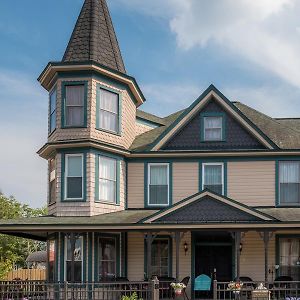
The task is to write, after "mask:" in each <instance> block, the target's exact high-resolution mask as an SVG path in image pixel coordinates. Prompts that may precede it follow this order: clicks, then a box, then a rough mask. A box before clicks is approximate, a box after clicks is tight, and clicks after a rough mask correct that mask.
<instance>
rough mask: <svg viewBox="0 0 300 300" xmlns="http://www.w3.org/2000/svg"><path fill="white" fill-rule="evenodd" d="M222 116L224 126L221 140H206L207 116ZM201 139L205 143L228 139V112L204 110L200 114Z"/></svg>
mask: <svg viewBox="0 0 300 300" xmlns="http://www.w3.org/2000/svg"><path fill="white" fill-rule="evenodd" d="M210 117H212V118H214V117H215V118H222V127H221V139H219V140H206V139H205V126H204V123H205V122H204V119H205V118H210ZM200 140H201V142H204V143H219V142H225V141H226V114H225V113H223V112H203V113H201V114H200Z"/></svg>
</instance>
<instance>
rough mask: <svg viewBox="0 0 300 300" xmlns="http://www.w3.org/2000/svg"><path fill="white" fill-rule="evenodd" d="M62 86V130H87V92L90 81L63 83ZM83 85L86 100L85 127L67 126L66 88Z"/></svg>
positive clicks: (84, 107)
mask: <svg viewBox="0 0 300 300" xmlns="http://www.w3.org/2000/svg"><path fill="white" fill-rule="evenodd" d="M61 85H62V94H61V97H62V107H61V110H62V114H61V128H62V129H67V128H87V90H88V81H63V82H62V83H61ZM77 85H82V86H83V87H84V99H83V125H75V126H74V125H72V126H71V125H67V124H66V119H67V118H66V116H67V115H66V112H67V110H66V87H67V86H77Z"/></svg>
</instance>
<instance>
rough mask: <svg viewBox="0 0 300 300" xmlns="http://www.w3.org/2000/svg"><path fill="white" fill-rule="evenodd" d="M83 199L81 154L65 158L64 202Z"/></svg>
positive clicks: (67, 155)
mask: <svg viewBox="0 0 300 300" xmlns="http://www.w3.org/2000/svg"><path fill="white" fill-rule="evenodd" d="M82 199H83V154H66V156H65V200H82Z"/></svg>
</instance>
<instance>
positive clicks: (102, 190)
mask: <svg viewBox="0 0 300 300" xmlns="http://www.w3.org/2000/svg"><path fill="white" fill-rule="evenodd" d="M99 200H102V201H107V202H111V203H116V182H115V181H110V180H105V179H100V180H99Z"/></svg>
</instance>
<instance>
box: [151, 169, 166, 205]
mask: <svg viewBox="0 0 300 300" xmlns="http://www.w3.org/2000/svg"><path fill="white" fill-rule="evenodd" d="M148 205H149V206H166V205H169V164H165V163H164V164H160V163H151V164H149V165H148Z"/></svg>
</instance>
